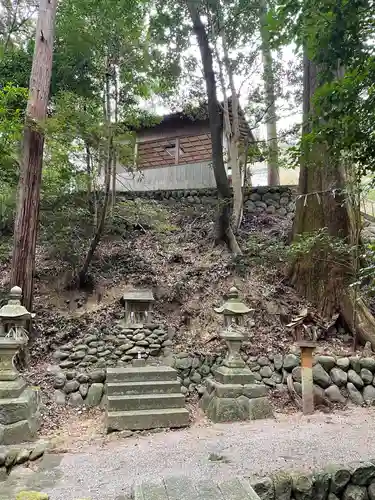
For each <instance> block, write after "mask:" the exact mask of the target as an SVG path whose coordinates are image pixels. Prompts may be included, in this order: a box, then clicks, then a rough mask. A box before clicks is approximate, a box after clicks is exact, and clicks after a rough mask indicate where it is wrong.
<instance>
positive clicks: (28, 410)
mask: <svg viewBox="0 0 375 500" xmlns="http://www.w3.org/2000/svg"><path fill="white" fill-rule="evenodd" d="M21 297H22V290H21V289H20V288H19V287H14V288H12V290H11V293H10V299H9V301H8V304H6V305H5V306H3V307H2V308H1V309H0V445H1V444H5V445H7V444H15V443H21V442H23V441H31V440H33V439H34V438H35V437H36V434H37V429H38V426H39V425H38V424H39V411H38V407H39V393H38V391H36V390H34V389H31V388H29V387H27V385H26V383H25V381H24V380H23V379H22V377H21V376H20V374H19V373H18V371H17V370H16V368H15V366H14V357H15V355H16V354H17V352H18V350H19V349H20V348H21V347H22V346H24V345H25V344H26V343H27V340H28V337H27V333H26V330H25V328H24V327H25V324H26V321H29V320H30V319H31V317H32V315H31V314H30V313H29V312H28V311H27V309H26V308H25V307H23V306H22V305H21Z"/></svg>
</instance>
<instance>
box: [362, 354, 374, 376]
mask: <svg viewBox="0 0 375 500" xmlns="http://www.w3.org/2000/svg"><path fill="white" fill-rule="evenodd" d="M359 362H360V365H361V367H362V368H367V369H368V370H370V371H371V372H372V373H374V372H375V358H362V359H360V361H359Z"/></svg>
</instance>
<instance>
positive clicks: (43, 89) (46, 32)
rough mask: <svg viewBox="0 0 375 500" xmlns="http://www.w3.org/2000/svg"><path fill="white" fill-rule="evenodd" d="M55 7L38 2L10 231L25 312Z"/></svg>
mask: <svg viewBox="0 0 375 500" xmlns="http://www.w3.org/2000/svg"><path fill="white" fill-rule="evenodd" d="M56 7H57V0H41V1H40V8H39V16H38V21H37V26H36V38H35V49H34V56H33V64H32V70H31V77H30V94H29V101H28V104H27V110H26V121H25V131H24V139H23V157H22V163H21V169H20V180H19V192H18V200H17V216H16V221H15V228H14V248H13V256H12V270H11V284H12V285H18V286H20V287H21V288H22V289H23V303H24V305H25V307H26V308H27V309H29V310H32V301H33V285H34V268H35V249H36V239H37V231H38V222H39V204H40V185H41V178H42V163H43V147H44V134H43V131H42V130H41V128H40V127H39V125H38V124H39V123H40V122H41V121H43V120H44V119H45V118H46V115H47V105H48V97H49V89H50V83H51V73H52V54H53V37H54V24H55V17H56Z"/></svg>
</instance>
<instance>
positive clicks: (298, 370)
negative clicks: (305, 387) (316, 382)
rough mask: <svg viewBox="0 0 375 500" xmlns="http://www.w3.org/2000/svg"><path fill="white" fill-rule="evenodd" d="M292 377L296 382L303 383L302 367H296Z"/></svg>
mask: <svg viewBox="0 0 375 500" xmlns="http://www.w3.org/2000/svg"><path fill="white" fill-rule="evenodd" d="M292 377H293V380H294V381H295V382H301V380H302V375H301V367H300V366H296V367H294V368H293V370H292Z"/></svg>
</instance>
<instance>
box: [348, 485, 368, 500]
mask: <svg viewBox="0 0 375 500" xmlns="http://www.w3.org/2000/svg"><path fill="white" fill-rule="evenodd" d="M367 498H368V497H367V489H366V488H365V487H364V486H357V485H355V484H349V485H348V486H347V487H346V489H345V491H344V494H343V496H342V500H367Z"/></svg>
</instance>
